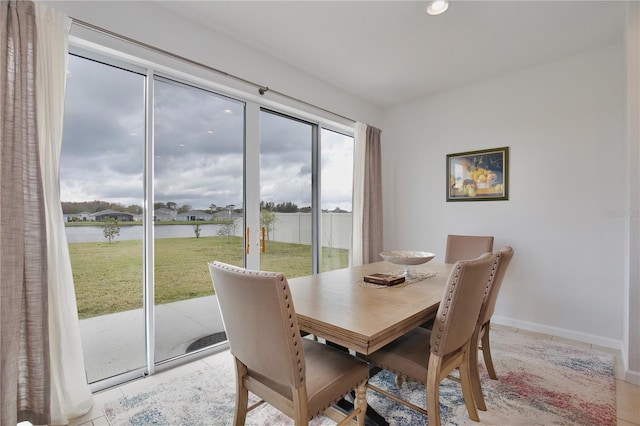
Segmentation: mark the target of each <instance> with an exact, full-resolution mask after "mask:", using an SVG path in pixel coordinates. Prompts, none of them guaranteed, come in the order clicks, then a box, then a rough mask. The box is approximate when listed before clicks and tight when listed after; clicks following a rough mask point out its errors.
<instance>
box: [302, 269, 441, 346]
mask: <svg viewBox="0 0 640 426" xmlns="http://www.w3.org/2000/svg"><path fill="white" fill-rule="evenodd" d="M452 267H453V265H452V264H445V263H436V262H428V263H425V264H422V265H415V266H411V267H410V273H411V272H412V271H414V273H415V275H420V274H419V272H420V271H424V272H431V273H435V275H434V276H431V277H429V278H425V279H422V280H419V281H415V282H410V283H402V284H398V285H396V286H390V287H380V286H372V285H370V284H369V283H364V282H363V277H364V276H365V275H368V274H372V273H386V274H389V273H395V272H398V273H401V271H402V269H403V267H402V266H401V265H395V264H392V263H389V262H386V261H380V262H375V263H370V264H367V265H363V266H357V267H350V268H345V269H338V270H334V271H328V272H322V273H320V274H316V275H309V276H304V277H298V278H292V279H290V280H289V287H290V289H291V294H292V297H293V304H294V308H295V310H296V316H297V319H298V325H299V326H300V329H301V330H302V331H305V332H307V333H310V334H313V335H315V336H317V337H319V338H323V339H325V340H327V341H329V342H332V343H335V344H338V345H341V346H344V347H346V348H349V349H352V350H354V351H356V352H359V353H362V354H370V353H372V352H374V351H376V350H377V349H380V348H381V347H383V346H384V345H386V344H387V343H389V342H391V341H393V340H395V339H396V338H398V337H400V336H402V335H403V334H405V333H407V332H408V331H410V330H412V329H414V328H416V327H418V326H420V325H421V324H422V323H424V322H425V321H428V320H429V319H431V318H433V317H434V316H435V314H436V311H437V309H438V305H439V304H440V300H441V299H442V294H443V292H444V289H445V285H446V283H447V279H448V277H449V273H450V271H451V268H452Z"/></svg>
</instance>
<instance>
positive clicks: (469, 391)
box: [460, 346, 480, 422]
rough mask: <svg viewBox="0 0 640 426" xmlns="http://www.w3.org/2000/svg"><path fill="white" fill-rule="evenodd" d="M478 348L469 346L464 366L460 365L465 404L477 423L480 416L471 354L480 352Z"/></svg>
mask: <svg viewBox="0 0 640 426" xmlns="http://www.w3.org/2000/svg"><path fill="white" fill-rule="evenodd" d="M476 347H477V346H476ZM476 347H473V348H471V347H470V346H469V347H467V350H466V351H465V352H466V353H465V354H464V358H463V361H462V364H461V365H460V384H461V385H462V397H463V398H464V403H465V405H466V406H467V411H468V412H469V418H470V419H471V420H473V421H475V422H479V421H480V417H479V416H478V409H477V408H476V403H475V400H474V398H473V384H472V382H471V381H472V379H471V367H470V362H469V352H470V351H476V352H478V350H477V349H476Z"/></svg>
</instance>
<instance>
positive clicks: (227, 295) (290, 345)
mask: <svg viewBox="0 0 640 426" xmlns="http://www.w3.org/2000/svg"><path fill="white" fill-rule="evenodd" d="M209 270H210V272H211V279H212V280H213V287H214V289H215V292H216V295H217V297H218V303H219V304H220V312H221V313H222V320H223V322H224V326H225V330H226V332H227V339H228V340H229V346H230V348H231V353H232V354H233V355H234V356H235V357H236V358H237V359H238V360H239V361H240V362H242V363H243V364H245V365H246V366H247V369H248V371H249V375H251V376H254V377H255V376H256V373H257V375H258V376H257V377H260V376H262V377H260V378H266V379H268V380H271V381H275V382H276V383H278V384H280V385H282V386H284V387H287V388H289V389H299V388H300V387H302V386H304V385H305V383H304V375H305V371H306V370H305V368H306V367H305V361H304V351H303V349H302V339H301V336H300V330H299V328H298V321H297V318H296V315H295V310H294V307H293V299H292V298H291V293H290V292H289V283H288V282H287V279H286V278H285V276H284V275H283V274H282V273H274V272H259V271H249V270H246V269H242V268H238V267H235V266H231V265H227V264H224V263H221V262H211V263H209Z"/></svg>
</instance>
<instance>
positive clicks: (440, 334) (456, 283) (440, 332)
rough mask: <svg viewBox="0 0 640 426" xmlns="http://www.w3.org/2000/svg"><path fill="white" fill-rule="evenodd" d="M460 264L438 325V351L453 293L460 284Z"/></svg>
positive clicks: (436, 347) (436, 345) (436, 348)
mask: <svg viewBox="0 0 640 426" xmlns="http://www.w3.org/2000/svg"><path fill="white" fill-rule="evenodd" d="M459 273H460V265H458V266H456V272H455V275H454V278H455V280H454V281H453V283H452V285H451V288H450V289H449V294H448V295H447V298H446V300H445V303H444V308H443V309H442V315H441V319H440V326H439V327H438V334H437V335H436V344H435V345H434V350H435V351H436V352H437V351H438V347H439V346H440V339H441V338H442V330H443V329H444V321H445V319H446V318H447V313H448V312H449V305H451V295H452V293H453V290H454V289H455V288H456V285H458V279H459V277H460V274H459Z"/></svg>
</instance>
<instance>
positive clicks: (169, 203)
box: [167, 201, 178, 210]
mask: <svg viewBox="0 0 640 426" xmlns="http://www.w3.org/2000/svg"><path fill="white" fill-rule="evenodd" d="M176 207H178V205H177V204H176V203H174V202H173V201H167V208H168V209H170V210H175V209H176Z"/></svg>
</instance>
